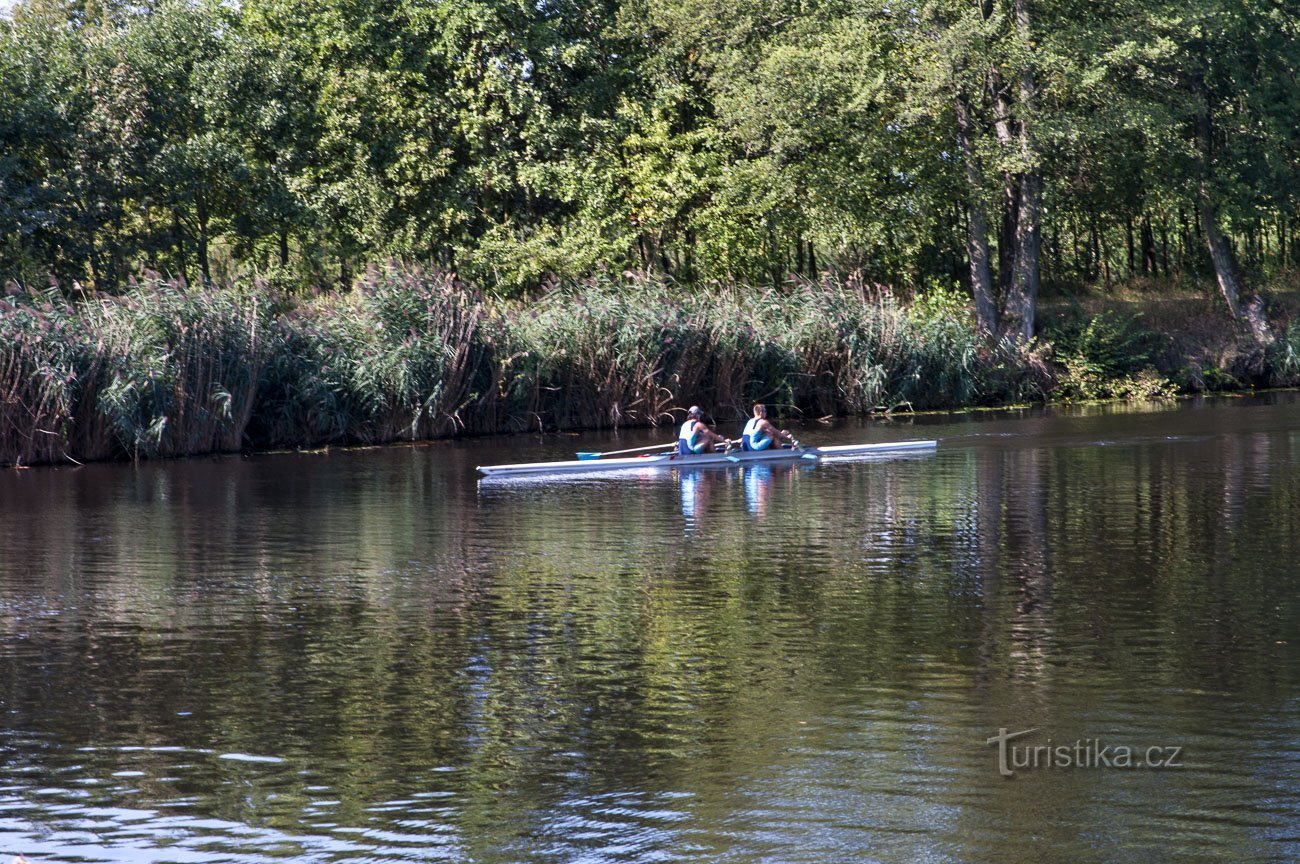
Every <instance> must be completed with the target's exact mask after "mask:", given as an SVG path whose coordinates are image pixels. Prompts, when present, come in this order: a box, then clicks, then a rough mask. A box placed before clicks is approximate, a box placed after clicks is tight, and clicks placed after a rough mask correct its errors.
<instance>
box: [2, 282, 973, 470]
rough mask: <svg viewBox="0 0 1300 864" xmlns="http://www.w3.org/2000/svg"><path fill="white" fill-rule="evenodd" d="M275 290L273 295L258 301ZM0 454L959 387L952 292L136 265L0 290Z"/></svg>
mask: <svg viewBox="0 0 1300 864" xmlns="http://www.w3.org/2000/svg"><path fill="white" fill-rule="evenodd" d="M277 310H281V311H277ZM0 337H3V340H2V341H0V364H3V365H0V370H2V371H3V374H4V377H2V378H0V387H2V388H4V389H3V393H4V394H5V396H6V399H5V401H4V402H3V403H0V459H3V460H4V461H6V462H20V461H21V462H29V461H52V460H56V459H61V458H64V457H65V456H66V457H67V458H73V459H86V458H93V459H102V458H115V457H129V458H143V457H151V456H169V455H181V454H187V453H205V452H212V451H228V450H238V449H241V448H244V447H249V446H252V447H270V446H285V445H305V444H311V443H324V442H379V441H390V440H394V439H398V438H408V439H410V438H427V437H433V436H437V435H444V434H449V433H454V432H457V431H461V430H466V429H468V430H471V431H480V432H483V431H494V432H495V431H506V430H510V429H522V428H530V427H531V428H537V427H539V426H540V427H542V428H546V429H552V428H557V427H558V428H573V427H593V426H618V425H625V424H658V423H663V422H671V421H672V415H670V414H669V413H668V409H670V408H680V407H681V405H682V404H684V403H686V402H690V401H698V402H702V403H707V404H709V405H710V406H711V408H712V411H713V414H714V416H715V417H717V418H718V419H719V420H720V421H727V420H730V419H736V420H739V419H741V418H743V417H744V416H745V415H746V414H747V413H748V406H749V404H750V403H751V402H753V401H755V400H762V401H766V402H769V403H771V404H773V405H776V406H779V408H780V409H781V410H783V411H785V412H790V413H794V412H806V413H815V414H817V415H818V416H820V415H822V414H828V413H837V414H838V413H846V412H868V411H872V410H876V409H879V408H893V407H896V406H899V405H904V404H907V405H912V406H914V407H917V408H921V407H928V406H938V405H959V404H967V403H970V402H972V401H974V400H975V399H976V398H978V396H979V394H980V392H981V389H982V385H981V381H980V377H981V375H982V374H983V367H982V365H981V363H980V362H979V360H978V355H977V352H978V346H979V339H978V337H977V336H976V334H975V333H974V332H973V329H972V327H971V325H970V321H969V315H968V314H967V313H966V311H965V309H964V306H963V305H962V304H961V301H960V300H959V299H958V298H956V297H954V296H951V295H949V296H937V297H932V298H931V299H930V300H929V301H927V303H926V304H925V305H924V306H923V308H919V309H913V310H908V309H905V308H903V307H902V306H900V305H899V304H898V302H897V301H896V300H895V299H894V297H893V296H892V295H891V294H889V293H888V292H871V291H867V290H865V289H864V288H863V287H862V285H861V284H860V283H854V282H850V283H841V282H838V281H836V280H833V279H829V278H827V279H825V280H822V281H819V282H804V283H801V284H800V285H798V286H797V288H796V289H795V290H793V291H790V292H777V291H773V290H770V289H767V290H756V289H751V288H748V287H745V286H741V285H730V286H727V287H725V288H718V289H716V290H714V291H710V292H698V291H681V290H679V289H676V288H674V287H672V286H669V285H667V284H665V283H664V282H662V281H660V280H658V279H656V278H653V277H650V278H647V277H643V276H635V277H633V278H630V279H627V280H619V281H612V280H606V281H599V282H597V281H588V282H585V283H572V284H569V285H566V286H564V287H561V288H557V289H555V290H554V291H552V292H551V293H550V294H548V295H547V296H546V297H544V298H543V299H542V300H541V301H540V302H537V303H529V304H524V303H518V302H500V301H494V302H487V301H485V300H484V299H483V298H481V297H480V295H479V294H478V293H477V292H476V291H474V290H473V289H471V288H469V287H467V286H465V285H464V284H462V283H460V282H458V281H457V280H456V279H455V278H454V277H452V276H450V275H447V274H443V273H436V272H435V273H426V272H420V271H414V272H406V271H398V270H395V269H389V270H385V271H372V272H369V273H367V274H366V275H365V276H364V278H363V279H362V280H361V281H360V282H359V284H358V286H357V288H356V290H354V291H353V292H352V293H350V294H348V295H346V296H337V295H327V296H322V297H318V298H314V299H310V300H307V301H305V302H303V303H301V304H299V305H297V306H293V305H291V304H288V303H287V301H286V300H284V299H283V298H282V299H281V300H280V301H279V302H277V303H267V302H266V301H265V299H264V298H263V297H262V296H261V295H259V294H257V293H254V292H247V291H239V290H222V289H215V288H204V289H188V288H186V287H184V286H183V285H181V284H179V283H164V282H158V281H152V282H147V283H143V284H141V285H138V286H136V287H134V288H133V289H131V290H130V291H128V292H127V293H126V294H125V295H123V296H121V297H103V296H101V297H93V298H87V299H86V300H84V301H82V302H81V303H78V304H72V303H69V302H67V301H65V300H64V299H63V298H62V297H61V296H60V295H59V294H58V293H57V292H55V291H49V292H45V293H40V294H33V293H30V292H20V293H18V294H17V295H15V296H13V297H11V298H10V301H9V302H7V303H5V304H4V305H3V306H0Z"/></svg>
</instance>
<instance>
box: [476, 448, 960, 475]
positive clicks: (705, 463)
mask: <svg viewBox="0 0 1300 864" xmlns="http://www.w3.org/2000/svg"><path fill="white" fill-rule="evenodd" d="M938 444H939V442H938V441H887V442H883V443H878V444H842V445H838V446H835V447H793V448H789V449H783V450H757V451H754V450H732V451H729V452H725V453H688V454H681V453H659V454H656V455H651V456H633V457H626V458H619V459H575V460H572V461H565V462H521V463H519V464H516V465H480V466H479V467H478V470H479V472H480V473H482V474H484V475H486V476H488V477H509V476H516V475H523V474H595V473H604V472H606V471H627V470H644V469H647V468H709V467H725V466H728V465H746V464H753V463H756V462H760V463H761V462H800V461H808V462H822V461H826V460H833V459H860V458H862V457H866V456H876V455H880V456H888V455H891V454H895V453H908V452H916V451H923V450H933V449H934V448H935V447H937V446H938Z"/></svg>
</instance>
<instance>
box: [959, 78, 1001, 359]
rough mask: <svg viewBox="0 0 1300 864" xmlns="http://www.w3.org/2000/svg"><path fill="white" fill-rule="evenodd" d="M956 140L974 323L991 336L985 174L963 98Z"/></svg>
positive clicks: (993, 308)
mask: <svg viewBox="0 0 1300 864" xmlns="http://www.w3.org/2000/svg"><path fill="white" fill-rule="evenodd" d="M956 110H957V140H958V143H959V144H960V145H961V152H962V160H963V162H965V165H966V185H967V189H966V194H967V205H966V217H967V220H968V221H967V226H968V228H967V235H966V258H967V260H968V261H969V262H970V287H971V295H972V296H973V297H974V298H975V322H976V325H977V326H978V327H979V329H980V332H981V333H984V334H985V335H991V334H993V333H996V332H997V328H998V307H997V300H996V298H995V297H994V294H993V270H992V268H991V267H990V265H989V229H988V216H987V214H986V213H985V212H984V202H983V200H982V196H981V194H980V192H981V190H982V189H983V187H984V173H983V172H982V171H981V170H980V166H979V163H978V161H977V159H978V157H977V156H976V154H975V146H974V143H973V138H974V128H975V127H974V122H973V120H972V119H971V115H970V104H969V103H968V102H967V101H966V97H965V96H964V95H963V96H958V97H957V100H956Z"/></svg>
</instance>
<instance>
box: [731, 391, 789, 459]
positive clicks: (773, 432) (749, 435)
mask: <svg viewBox="0 0 1300 864" xmlns="http://www.w3.org/2000/svg"><path fill="white" fill-rule="evenodd" d="M781 440H785V441H789V442H790V446H791V447H793V446H795V441H794V436H792V435H791V434H790V433H789V432H787V431H785V430H784V429H777V428H776V427H775V426H773V425H772V424H771V422H770V421H768V419H767V406H766V405H764V404H762V403H761V402H760V403H758V404H756V405H754V416H753V417H751V418H749V422H748V423H746V424H745V431H744V432H742V433H741V435H740V448H741V449H742V450H766V449H768V448H769V447H771V446H772V445H773V444H775V443H776V442H777V441H781Z"/></svg>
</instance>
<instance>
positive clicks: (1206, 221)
mask: <svg viewBox="0 0 1300 864" xmlns="http://www.w3.org/2000/svg"><path fill="white" fill-rule="evenodd" d="M1198 196H1199V198H1200V202H1199V207H1198V208H1197V209H1198V210H1199V211H1200V215H1201V230H1202V231H1203V232H1204V233H1205V245H1206V248H1208V249H1209V250H1210V262H1211V263H1213V264H1214V278H1215V280H1216V281H1217V282H1218V283H1219V291H1220V292H1221V293H1222V294H1223V299H1224V301H1225V302H1226V303H1227V304H1228V311H1229V312H1231V313H1232V317H1233V318H1240V317H1241V306H1240V304H1239V302H1238V297H1240V295H1241V277H1240V276H1238V275H1237V262H1236V260H1235V259H1234V258H1233V255H1232V247H1231V246H1230V245H1228V238H1227V237H1224V236H1223V234H1222V233H1221V232H1220V231H1219V219H1218V214H1217V212H1216V211H1215V209H1214V205H1213V204H1212V203H1211V202H1210V197H1209V190H1207V189H1206V187H1205V184H1204V183H1202V184H1201V187H1200V190H1199V193H1198Z"/></svg>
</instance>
